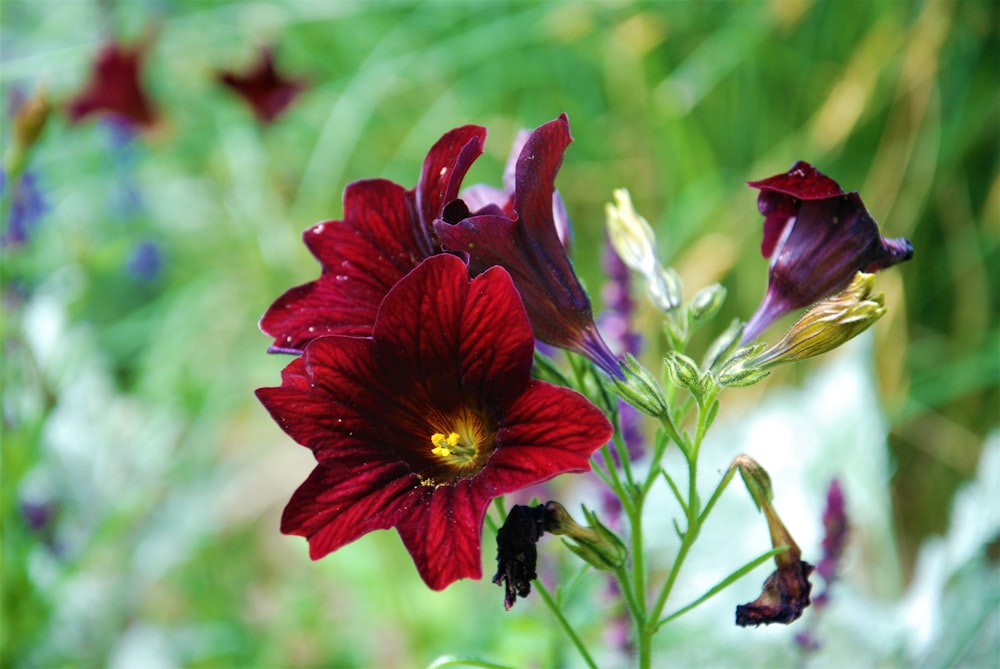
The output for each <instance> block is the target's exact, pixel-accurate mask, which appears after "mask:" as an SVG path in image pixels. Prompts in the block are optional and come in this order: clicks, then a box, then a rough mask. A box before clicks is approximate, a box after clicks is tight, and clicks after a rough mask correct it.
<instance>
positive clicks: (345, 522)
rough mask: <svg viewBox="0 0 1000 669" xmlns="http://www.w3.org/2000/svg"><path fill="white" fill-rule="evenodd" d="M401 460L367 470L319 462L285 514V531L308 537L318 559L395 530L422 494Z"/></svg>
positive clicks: (311, 550)
mask: <svg viewBox="0 0 1000 669" xmlns="http://www.w3.org/2000/svg"><path fill="white" fill-rule="evenodd" d="M400 467H401V465H400V464H399V463H381V464H376V465H373V466H370V467H365V468H364V469H346V468H339V467H338V468H331V467H326V466H324V465H322V464H321V465H319V466H317V467H316V468H315V469H313V471H312V473H311V474H310V475H309V478H308V479H306V481H305V483H303V484H302V485H301V486H299V488H298V490H296V491H295V494H294V495H292V499H291V501H289V502H288V505H287V506H286V507H285V511H284V513H282V515H281V531H282V533H284V534H291V535H295V536H301V537H306V539H308V541H309V557H311V558H312V559H313V560H318V559H320V558H321V557H323V556H324V555H326V554H328V553H331V552H332V551H335V550H337V549H338V548H340V547H341V546H344V545H345V544H349V543H350V542H352V541H354V540H355V539H357V538H358V537H360V536H362V535H364V534H367V533H368V532H372V531H374V530H385V529H389V528H390V527H392V526H393V525H395V524H396V523H397V522H399V519H400V518H402V517H403V516H404V514H405V513H407V512H408V510H409V508H410V504H411V500H412V498H413V497H414V496H415V494H417V493H419V492H420V490H419V485H418V486H417V487H416V488H415V487H414V485H413V481H411V480H410V479H411V478H413V477H408V476H406V475H405V474H404V475H402V476H401V475H400V474H401V472H400Z"/></svg>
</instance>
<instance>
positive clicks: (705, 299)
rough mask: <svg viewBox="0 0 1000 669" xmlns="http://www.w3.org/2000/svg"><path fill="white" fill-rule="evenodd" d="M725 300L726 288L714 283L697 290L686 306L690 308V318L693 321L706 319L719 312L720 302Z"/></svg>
mask: <svg viewBox="0 0 1000 669" xmlns="http://www.w3.org/2000/svg"><path fill="white" fill-rule="evenodd" d="M725 301H726V289H725V288H724V287H723V286H722V285H720V284H718V283H716V284H713V285H711V286H708V287H707V288H702V289H701V290H699V291H698V292H697V293H696V294H695V296H694V298H693V299H692V300H691V304H690V306H689V307H688V308H689V309H690V310H691V318H693V319H694V321H695V322H701V321H707V320H708V319H710V318H712V317H713V316H715V315H716V314H717V313H719V309H721V308H722V303H723V302H725Z"/></svg>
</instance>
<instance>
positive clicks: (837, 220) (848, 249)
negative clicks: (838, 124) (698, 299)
mask: <svg viewBox="0 0 1000 669" xmlns="http://www.w3.org/2000/svg"><path fill="white" fill-rule="evenodd" d="M749 185H750V186H751V187H752V188H757V189H759V190H760V195H759V196H758V197H757V208H758V209H759V210H760V213H761V214H763V215H764V237H763V241H762V242H761V247H760V250H761V253H762V254H763V255H764V257H765V258H770V259H771V264H770V270H769V273H768V288H767V294H766V295H765V296H764V300H763V301H762V302H761V304H760V306H759V307H758V308H757V311H756V313H754V315H753V317H751V319H750V321H749V322H748V323H747V326H746V329H745V330H744V332H743V342H744V343H745V342H748V341H751V340H752V339H755V338H756V337H757V336H759V335H760V334H761V333H762V332H763V331H764V330H765V329H766V328H767V327H768V326H769V325H770V324H771V323H773V322H774V321H775V320H776V319H777V318H779V317H780V316H782V315H784V314H786V313H788V312H789V311H792V310H794V309H800V308H802V307H806V306H809V305H811V304H813V303H815V302H818V301H820V300H822V299H824V298H826V297H830V296H831V295H834V294H836V293H838V292H840V291H841V290H843V289H844V288H846V287H847V285H848V284H850V282H851V280H852V279H853V278H854V275H855V274H857V273H858V272H859V271H861V272H867V273H871V272H874V271H876V270H879V269H884V268H886V267H890V266H892V265H895V264H897V263H900V262H902V261H904V260H909V259H910V258H911V257H912V256H913V245H912V244H910V242H909V240H907V239H904V238H898V239H886V238H884V237H882V236H880V235H879V230H878V224H877V223H876V222H875V220H874V219H873V218H872V217H871V215H870V214H869V213H868V211H867V210H866V209H865V205H864V203H863V202H862V201H861V197H860V196H859V195H858V194H857V193H856V192H852V193H845V192H844V191H843V190H842V189H841V188H840V186H839V185H838V184H837V182H836V181H834V180H833V179H830V178H829V177H827V176H825V175H823V174H821V173H820V172H819V171H818V170H817V169H816V168H815V167H813V166H812V165H810V164H809V163H805V162H802V161H799V162H797V163H795V164H794V165H793V166H792V169H791V170H789V171H788V172H786V173H785V174H778V175H775V176H773V177H770V178H767V179H763V180H761V181H751V182H750V183H749Z"/></svg>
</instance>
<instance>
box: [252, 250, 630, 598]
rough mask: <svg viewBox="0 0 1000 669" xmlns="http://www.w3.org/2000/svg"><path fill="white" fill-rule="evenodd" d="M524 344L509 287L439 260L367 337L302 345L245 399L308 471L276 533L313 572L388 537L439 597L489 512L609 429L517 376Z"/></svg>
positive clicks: (577, 467)
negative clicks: (306, 456) (287, 439)
mask: <svg viewBox="0 0 1000 669" xmlns="http://www.w3.org/2000/svg"><path fill="white" fill-rule="evenodd" d="M533 349H534V337H533V335H532V330H531V326H530V324H529V322H528V319H527V316H526V314H525V312H524V307H523V306H522V304H521V300H520V296H519V295H518V293H517V290H516V289H515V288H514V285H513V283H512V282H511V279H510V276H509V275H508V274H507V273H506V272H505V271H504V270H503V269H501V268H496V269H492V270H489V271H486V272H484V273H483V274H481V275H480V276H478V277H476V278H475V279H471V280H470V279H469V276H468V270H467V268H466V266H465V263H464V262H462V260H460V259H459V258H456V257H454V256H450V255H439V256H437V257H433V258H430V259H428V260H426V261H424V262H423V263H421V264H420V265H419V266H418V267H417V268H416V269H414V270H413V271H412V272H410V273H409V274H408V275H407V276H406V277H405V278H403V279H402V280H401V281H399V282H398V283H397V284H396V285H395V286H394V287H393V288H392V290H390V291H389V292H388V294H387V295H386V297H385V299H384V300H383V302H382V305H381V307H380V309H379V311H378V317H377V319H376V321H375V324H374V327H373V328H372V333H371V337H345V336H328V337H321V338H318V339H314V340H313V341H312V342H311V343H310V344H309V345H308V346H307V347H306V349H305V352H304V353H303V355H302V356H301V357H299V358H296V359H295V360H293V361H292V362H291V363H290V364H289V365H288V366H287V367H286V368H285V370H284V372H283V373H282V384H281V386H280V387H277V388H261V389H259V390H258V391H257V397H258V398H259V399H260V401H261V402H262V403H263V404H264V406H265V407H266V408H267V410H268V411H269V412H270V413H271V415H272V416H273V417H274V419H275V420H276V421H277V422H278V424H279V425H280V426H281V427H282V429H284V430H285V431H286V432H287V433H288V434H289V435H290V436H291V437H292V438H294V439H295V440H296V441H297V442H299V443H300V444H302V445H304V446H306V447H308V448H309V449H311V450H312V451H313V454H314V455H315V456H316V459H317V461H318V464H317V466H316V468H315V469H314V470H313V472H312V474H311V475H310V476H309V478H308V480H306V482H305V483H304V484H303V485H302V486H301V487H300V488H299V489H298V490H297V491H296V492H295V494H294V495H293V496H292V499H291V501H290V502H289V504H288V506H287V507H286V508H285V512H284V514H283V516H282V519H281V530H282V532H285V533H287V534H295V535H301V536H304V537H306V538H308V540H309V554H310V556H311V557H312V558H313V559H318V558H320V557H323V556H324V555H326V554H327V553H330V552H331V551H334V550H336V549H337V548H340V547H341V546H343V545H345V544H347V543H349V542H351V541H354V540H355V539H357V538H359V537H360V536H362V535H364V534H366V533H368V532H371V531H372V530H377V529H388V528H390V527H395V528H396V530H397V531H398V532H399V535H400V537H401V538H402V540H403V544H404V545H405V546H406V548H407V550H408V551H409V552H410V555H411V556H412V557H413V561H414V563H415V564H416V566H417V570H418V571H419V572H420V575H421V577H423V579H424V581H425V582H426V583H427V584H428V585H429V586H430V587H431V588H434V589H436V590H440V589H442V588H444V587H445V586H447V585H448V584H450V583H452V582H453V581H455V580H457V579H459V578H479V577H480V576H481V575H482V569H481V556H480V548H481V546H480V539H481V532H482V523H483V518H484V515H485V513H486V507H487V505H488V504H489V502H490V500H491V499H492V498H493V497H495V496H497V495H502V494H505V493H509V492H511V491H514V490H518V489H520V488H524V487H526V486H529V485H533V484H536V483H539V482H542V481H545V480H547V479H549V478H551V477H553V476H555V475H557V474H559V473H562V472H568V471H586V470H588V469H589V462H588V458H589V457H590V455H591V454H592V453H593V452H594V451H595V450H596V449H597V448H599V447H600V446H601V445H602V444H604V443H606V441H607V440H608V439H609V438H610V436H611V433H612V428H611V425H610V424H609V423H608V421H607V419H606V418H605V417H604V415H603V414H602V413H601V412H600V411H599V410H598V409H597V408H596V407H594V406H593V405H592V404H591V403H590V402H589V401H587V400H586V399H585V398H584V397H583V396H582V395H579V394H578V393H576V392H574V391H572V390H569V389H567V388H561V387H557V386H553V385H550V384H547V383H545V382H542V381H537V380H533V379H532V378H531V365H532V355H533V353H532V352H533Z"/></svg>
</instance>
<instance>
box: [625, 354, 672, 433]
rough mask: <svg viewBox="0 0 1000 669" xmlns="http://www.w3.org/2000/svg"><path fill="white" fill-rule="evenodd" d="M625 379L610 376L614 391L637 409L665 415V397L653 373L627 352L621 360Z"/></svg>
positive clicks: (659, 415) (646, 412)
mask: <svg viewBox="0 0 1000 669" xmlns="http://www.w3.org/2000/svg"><path fill="white" fill-rule="evenodd" d="M621 368H622V372H623V373H624V374H625V379H624V380H621V379H618V378H615V377H611V381H612V383H613V384H614V388H615V392H616V393H618V395H619V396H620V397H621V398H622V399H623V400H625V401H626V402H628V403H629V404H631V405H632V406H634V407H635V408H636V409H639V411H642V412H643V413H645V414H648V415H650V416H654V417H661V416H667V415H668V412H667V399H666V397H664V396H663V389H662V388H660V384H659V382H658V381H657V380H656V377H654V376H653V374H652V373H651V372H650V371H649V370H648V369H646V368H645V367H643V366H642V365H641V364H639V361H638V360H636V359H635V357H634V356H632V355H631V354H629V353H626V354H625V359H624V360H622V361H621Z"/></svg>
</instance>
